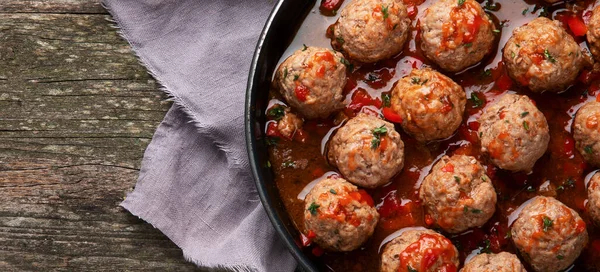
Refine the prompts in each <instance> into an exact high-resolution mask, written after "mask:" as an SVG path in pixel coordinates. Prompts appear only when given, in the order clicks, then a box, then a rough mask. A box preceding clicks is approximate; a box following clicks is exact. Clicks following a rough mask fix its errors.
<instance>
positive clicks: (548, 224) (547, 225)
mask: <svg viewBox="0 0 600 272" xmlns="http://www.w3.org/2000/svg"><path fill="white" fill-rule="evenodd" d="M542 222H543V223H544V232H548V230H550V229H551V228H552V226H553V225H554V221H552V219H550V218H549V217H547V216H544V218H542Z"/></svg>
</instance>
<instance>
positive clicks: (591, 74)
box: [578, 70, 600, 84]
mask: <svg viewBox="0 0 600 272" xmlns="http://www.w3.org/2000/svg"><path fill="white" fill-rule="evenodd" d="M599 78H600V73H599V72H596V71H593V70H583V71H582V72H581V74H579V77H578V79H579V81H580V82H582V83H584V84H589V83H590V82H592V81H594V80H597V79H599Z"/></svg>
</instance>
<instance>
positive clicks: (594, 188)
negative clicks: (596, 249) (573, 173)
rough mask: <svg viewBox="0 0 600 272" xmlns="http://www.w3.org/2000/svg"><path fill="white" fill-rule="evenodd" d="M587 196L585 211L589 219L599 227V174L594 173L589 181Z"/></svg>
mask: <svg viewBox="0 0 600 272" xmlns="http://www.w3.org/2000/svg"><path fill="white" fill-rule="evenodd" d="M587 195H588V203H587V210H588V212H589V214H590V217H591V218H592V220H594V222H595V223H596V224H597V225H600V172H596V173H595V174H594V175H593V176H592V178H591V179H590V182H589V184H588V188H587Z"/></svg>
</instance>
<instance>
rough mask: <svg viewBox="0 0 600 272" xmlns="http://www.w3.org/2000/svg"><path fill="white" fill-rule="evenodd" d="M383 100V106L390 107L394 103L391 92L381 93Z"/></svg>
mask: <svg viewBox="0 0 600 272" xmlns="http://www.w3.org/2000/svg"><path fill="white" fill-rule="evenodd" d="M381 101H383V107H384V108H388V107H390V106H391V105H392V102H391V99H390V94H386V93H383V94H381Z"/></svg>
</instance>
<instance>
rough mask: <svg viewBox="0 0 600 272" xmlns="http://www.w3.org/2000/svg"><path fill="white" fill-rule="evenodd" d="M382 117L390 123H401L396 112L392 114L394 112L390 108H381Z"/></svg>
mask: <svg viewBox="0 0 600 272" xmlns="http://www.w3.org/2000/svg"><path fill="white" fill-rule="evenodd" d="M383 117H384V118H385V119H386V120H388V121H390V122H392V123H396V124H401V123H402V117H401V116H400V115H399V114H397V113H396V112H394V110H392V109H391V108H383Z"/></svg>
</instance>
